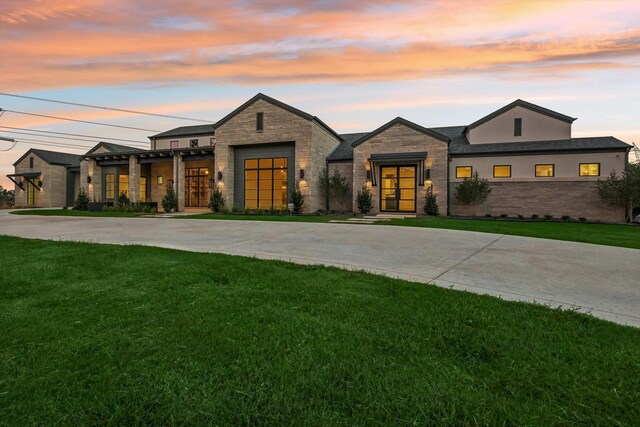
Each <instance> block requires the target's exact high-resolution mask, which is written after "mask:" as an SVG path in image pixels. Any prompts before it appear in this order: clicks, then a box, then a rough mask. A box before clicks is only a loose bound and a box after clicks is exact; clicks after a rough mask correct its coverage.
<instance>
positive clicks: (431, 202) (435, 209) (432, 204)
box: [424, 191, 440, 216]
mask: <svg viewBox="0 0 640 427" xmlns="http://www.w3.org/2000/svg"><path fill="white" fill-rule="evenodd" d="M424 213H426V214H427V215H431V216H438V215H440V207H439V206H438V201H437V200H436V195H435V194H433V193H432V192H431V191H429V192H427V196H426V197H425V199H424Z"/></svg>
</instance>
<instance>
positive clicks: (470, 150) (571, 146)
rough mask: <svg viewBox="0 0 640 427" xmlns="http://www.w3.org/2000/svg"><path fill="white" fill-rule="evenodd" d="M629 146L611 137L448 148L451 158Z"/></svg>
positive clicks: (624, 149) (617, 149)
mask: <svg viewBox="0 0 640 427" xmlns="http://www.w3.org/2000/svg"><path fill="white" fill-rule="evenodd" d="M630 149H631V146H630V145H629V144H626V143H624V142H622V141H620V140H619V139H618V138H614V137H613V136H598V137H588V138H569V139H557V140H548V141H529V142H526V141H523V142H501V143H493V144H469V143H467V144H466V145H464V144H460V145H457V146H455V147H453V146H451V145H450V146H449V153H450V154H451V155H452V156H466V155H498V154H525V153H532V152H535V153H542V152H558V151H590V150H597V151H626V150H630Z"/></svg>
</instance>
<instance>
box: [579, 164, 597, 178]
mask: <svg viewBox="0 0 640 427" xmlns="http://www.w3.org/2000/svg"><path fill="white" fill-rule="evenodd" d="M580 176H600V163H580Z"/></svg>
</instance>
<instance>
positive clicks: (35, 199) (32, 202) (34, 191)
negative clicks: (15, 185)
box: [27, 179, 40, 206]
mask: <svg viewBox="0 0 640 427" xmlns="http://www.w3.org/2000/svg"><path fill="white" fill-rule="evenodd" d="M39 193H40V189H39V188H38V187H36V186H35V185H33V181H31V180H30V179H28V180H27V206H38V203H40V194H39Z"/></svg>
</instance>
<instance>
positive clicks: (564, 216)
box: [562, 215, 571, 221]
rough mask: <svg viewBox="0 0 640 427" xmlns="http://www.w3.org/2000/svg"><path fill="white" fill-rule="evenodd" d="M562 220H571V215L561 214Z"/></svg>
mask: <svg viewBox="0 0 640 427" xmlns="http://www.w3.org/2000/svg"><path fill="white" fill-rule="evenodd" d="M562 220H563V221H569V220H571V217H570V216H569V215H563V216H562Z"/></svg>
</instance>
